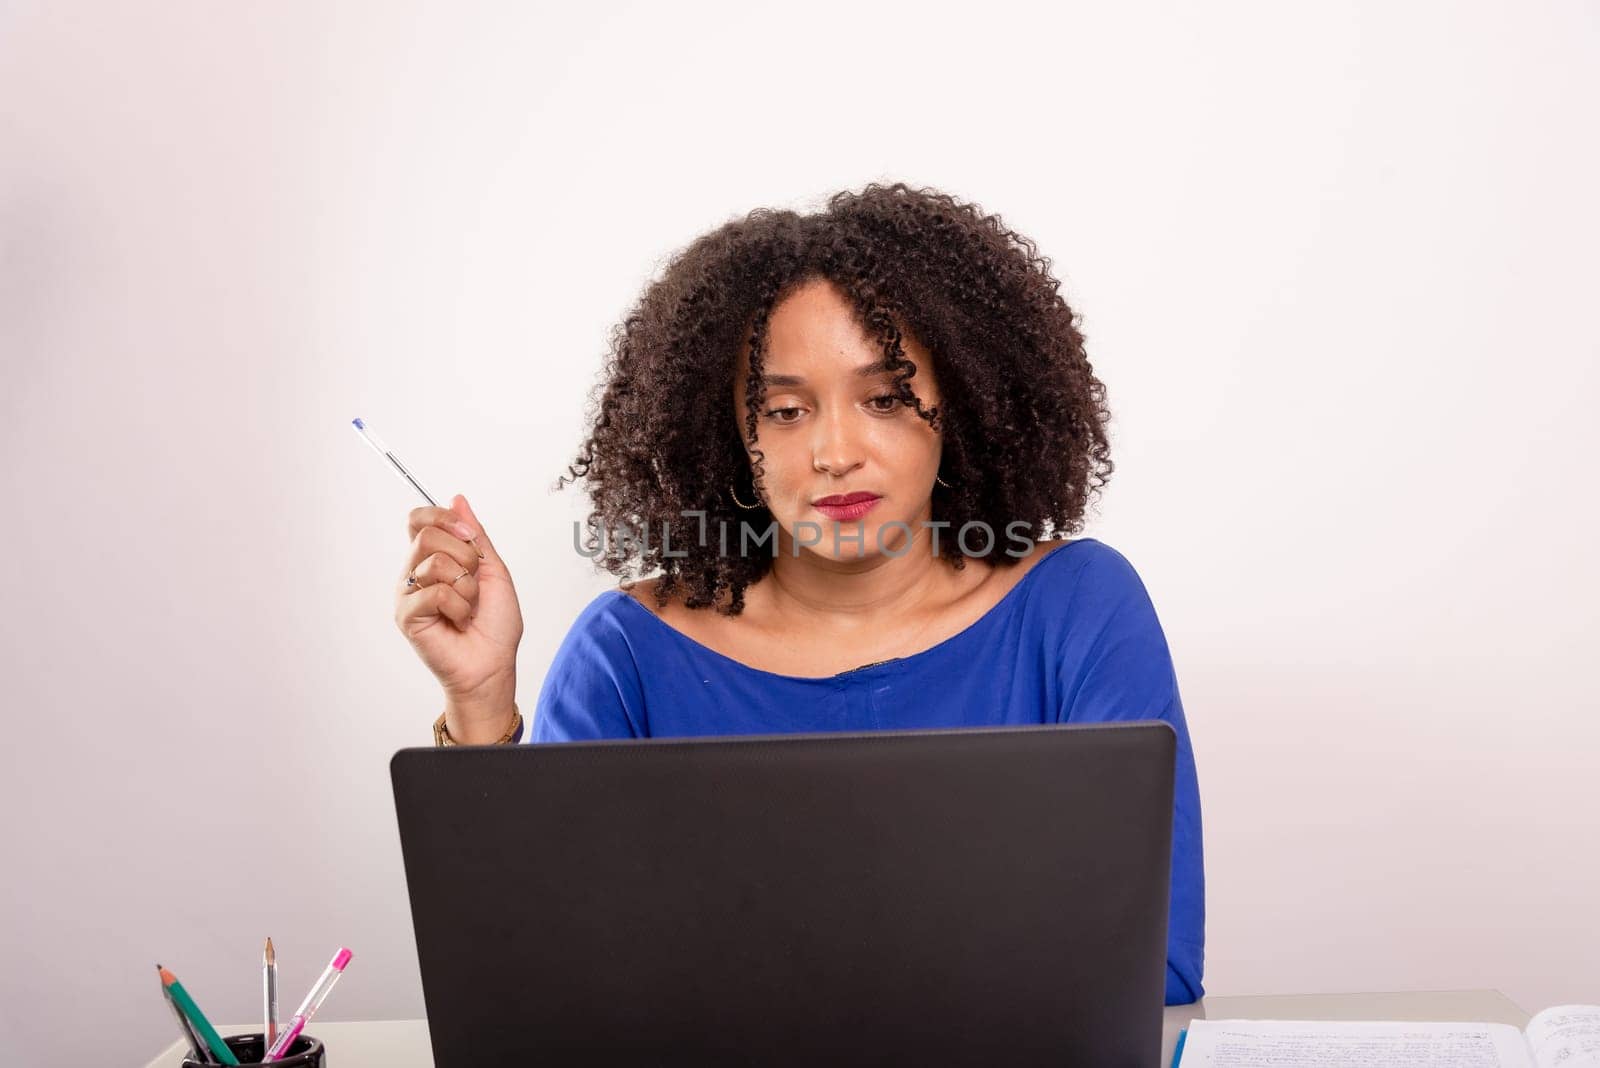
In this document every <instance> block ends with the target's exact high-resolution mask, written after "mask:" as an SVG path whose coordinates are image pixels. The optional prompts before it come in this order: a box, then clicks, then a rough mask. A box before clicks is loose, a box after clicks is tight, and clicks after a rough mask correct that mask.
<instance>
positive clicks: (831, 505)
mask: <svg viewBox="0 0 1600 1068" xmlns="http://www.w3.org/2000/svg"><path fill="white" fill-rule="evenodd" d="M880 500H882V498H881V497H879V496H878V495H877V494H876V493H841V494H834V495H833V496H831V497H819V498H818V499H817V500H814V501H812V502H811V504H812V507H814V508H816V510H817V511H819V512H821V513H822V514H823V515H825V516H827V517H828V518H829V519H832V520H835V521H836V522H840V523H847V522H849V521H850V520H852V519H860V518H861V517H862V516H864V515H866V514H867V513H868V512H870V511H872V506H873V505H875V504H877V503H878V502H879V501H880Z"/></svg>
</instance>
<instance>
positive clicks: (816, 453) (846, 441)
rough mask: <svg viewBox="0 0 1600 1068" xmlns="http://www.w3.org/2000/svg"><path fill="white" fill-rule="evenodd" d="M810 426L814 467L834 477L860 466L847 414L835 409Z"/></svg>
mask: <svg viewBox="0 0 1600 1068" xmlns="http://www.w3.org/2000/svg"><path fill="white" fill-rule="evenodd" d="M814 425H815V426H816V428H817V431H816V438H815V440H813V442H812V444H811V465H812V466H813V467H814V468H816V469H817V470H818V471H822V472H826V473H827V474H830V475H833V476H835V477H838V476H840V475H847V474H849V473H850V472H851V471H854V470H855V469H856V468H858V467H860V466H861V464H862V463H863V458H862V456H861V446H860V443H859V441H858V440H857V437H856V435H855V433H854V428H853V427H852V426H851V422H850V418H849V416H848V414H847V413H843V412H841V411H840V410H839V409H838V408H835V409H834V411H833V414H831V415H826V416H824V417H823V418H821V419H818V420H817V421H816V423H815V424H814Z"/></svg>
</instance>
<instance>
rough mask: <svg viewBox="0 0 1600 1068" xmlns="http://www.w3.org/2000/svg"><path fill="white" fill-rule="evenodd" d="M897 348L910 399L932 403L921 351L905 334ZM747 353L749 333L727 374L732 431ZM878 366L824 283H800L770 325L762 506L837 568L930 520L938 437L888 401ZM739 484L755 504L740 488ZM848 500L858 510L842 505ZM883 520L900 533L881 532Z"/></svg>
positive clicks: (890, 378)
mask: <svg viewBox="0 0 1600 1068" xmlns="http://www.w3.org/2000/svg"><path fill="white" fill-rule="evenodd" d="M901 347H902V349H903V350H904V353H905V357H906V359H908V360H910V361H911V362H912V363H914V364H916V366H917V373H916V374H915V376H913V377H912V378H911V380H910V382H909V385H910V386H911V387H912V390H913V392H915V393H916V395H917V397H918V398H919V399H920V400H921V401H922V404H923V407H924V408H932V407H935V406H937V405H938V404H939V403H940V401H939V391H938V384H937V383H936V382H935V381H934V377H933V361H932V359H931V357H930V355H929V353H928V351H927V350H926V349H925V348H923V346H922V345H921V343H920V342H918V341H917V340H916V339H915V338H913V337H911V336H910V335H909V334H906V333H902V336H901ZM749 350H750V347H749V341H748V338H747V339H746V342H745V344H744V346H743V347H742V349H741V352H740V354H739V361H738V369H737V371H736V373H735V375H734V397H733V403H734V419H735V422H736V425H737V426H738V427H739V428H740V431H741V433H743V432H744V429H745V414H746V413H745V380H746V377H747V375H748V373H749V367H750V364H749ZM882 360H883V349H882V345H881V343H880V342H878V341H877V340H875V339H871V338H868V337H867V336H866V335H865V334H864V333H863V332H862V330H861V328H860V327H859V326H858V325H857V324H856V321H855V319H854V318H853V317H852V315H851V312H850V307H849V305H848V304H847V303H846V298H845V296H844V294H843V293H841V292H840V291H839V290H838V289H836V288H835V287H834V285H833V284H832V283H831V282H827V281H813V282H810V283H807V284H806V285H805V286H803V287H802V288H800V289H798V290H796V291H795V292H794V293H792V294H791V295H790V296H789V297H787V298H786V299H785V300H783V301H782V302H781V303H780V304H779V305H778V306H777V307H776V308H774V309H773V311H772V315H771V316H770V318H769V319H768V323H767V341H766V351H765V355H764V359H763V364H764V367H763V374H764V375H765V377H766V383H767V394H766V399H765V400H764V401H763V403H762V404H761V407H760V409H759V413H758V418H757V424H756V425H757V427H758V431H759V436H758V438H757V441H756V443H755V444H756V447H758V448H759V449H760V450H761V452H762V456H763V465H762V468H763V486H762V489H763V490H764V493H763V496H764V498H765V504H766V506H767V508H768V510H769V511H771V513H772V515H773V517H774V518H775V519H776V520H777V522H778V526H779V527H780V528H781V529H782V530H783V531H785V532H787V533H788V534H789V535H790V536H791V537H793V538H794V540H795V543H796V544H798V545H799V546H801V547H802V549H803V551H806V552H811V553H815V554H817V555H820V556H823V557H826V558H828V559H833V560H841V561H842V560H857V559H864V558H867V557H871V556H876V555H878V554H880V553H882V552H884V551H885V550H887V551H888V552H889V553H890V554H897V552H898V551H899V550H900V549H901V548H902V546H904V545H905V543H906V539H907V535H908V533H911V532H917V533H920V532H921V528H920V524H921V523H923V522H925V521H927V520H929V519H931V518H932V494H933V482H934V478H935V477H936V476H937V475H938V473H939V456H940V444H941V436H940V434H939V433H938V432H937V431H935V430H933V429H932V428H930V427H929V426H928V424H927V423H926V422H925V421H924V420H923V419H921V418H920V417H919V416H918V415H917V413H916V412H915V411H914V410H912V409H911V408H908V407H906V406H905V405H904V404H902V403H900V401H899V399H898V398H896V397H895V393H894V375H893V374H892V373H890V372H888V371H885V370H883V369H882V368H881V366H880V365H881V362H882ZM749 444H750V443H749V442H748V441H747V442H746V446H747V447H748V446H749ZM737 488H738V491H739V494H740V498H741V499H742V500H744V501H745V503H747V504H751V503H754V502H753V501H751V500H750V499H749V496H748V492H749V491H748V490H746V489H745V488H744V486H743V482H742V481H741V484H740V485H739V486H738V487H737ZM840 498H845V500H843V501H841V500H840ZM855 498H862V501H861V503H854V504H852V503H850V501H851V500H853V499H855ZM893 521H898V522H899V523H903V524H905V527H899V526H886V524H890V523H891V522H893ZM908 528H909V529H908ZM858 535H859V541H858V540H857V536H858ZM783 551H784V552H785V553H786V554H789V553H792V552H794V548H793V547H785V548H784V550H783Z"/></svg>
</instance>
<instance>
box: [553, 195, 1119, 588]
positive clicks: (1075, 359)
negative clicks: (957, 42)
mask: <svg viewBox="0 0 1600 1068" xmlns="http://www.w3.org/2000/svg"><path fill="white" fill-rule="evenodd" d="M817 279H827V280H828V281H830V282H832V283H833V284H834V285H835V286H837V287H838V288H839V290H840V291H841V292H842V293H843V294H844V295H845V297H846V299H847V301H848V303H849V304H850V305H851V306H852V308H853V310H854V312H855V317H856V320H857V322H858V324H859V325H860V326H861V327H862V329H863V331H864V333H865V336H866V337H868V338H875V339H877V340H878V341H879V342H881V344H882V346H883V353H884V357H885V359H886V360H887V361H888V367H889V369H890V370H892V371H898V372H899V374H898V375H897V376H896V384H895V389H896V392H897V393H898V395H899V396H900V399H901V400H902V401H903V402H904V403H905V404H906V405H907V406H908V407H910V408H911V409H913V410H915V411H916V413H917V414H918V416H919V417H921V418H922V419H924V420H926V421H927V422H928V423H929V425H930V426H931V427H932V428H933V429H935V430H939V431H941V432H942V434H943V461H942V464H943V466H942V469H941V477H942V479H943V480H944V481H945V482H948V483H949V484H950V486H949V488H946V487H945V486H942V485H939V484H937V483H935V485H934V490H933V505H932V506H933V518H934V519H935V520H936V521H947V522H949V523H950V527H949V529H950V530H951V531H958V530H960V529H961V527H962V526H963V525H964V524H966V523H969V522H978V523H986V524H988V525H989V529H990V530H991V531H1000V530H1004V529H1005V528H1006V526H1007V524H1009V523H1013V522H1015V521H1018V520H1021V521H1024V522H1025V523H1027V524H1028V525H1027V527H1026V528H1025V530H1026V531H1028V532H1029V535H1030V537H1029V538H1028V543H1029V548H1031V547H1032V544H1033V543H1034V542H1036V541H1045V540H1050V539H1051V538H1052V537H1053V536H1056V535H1060V534H1067V533H1072V532H1074V531H1077V530H1079V529H1081V528H1082V524H1083V515H1084V510H1085V508H1086V506H1087V504H1088V501H1089V498H1090V496H1091V495H1097V494H1098V493H1099V492H1100V489H1101V488H1102V487H1103V486H1104V485H1105V482H1106V479H1107V478H1108V477H1109V475H1110V474H1111V470H1112V463H1111V460H1110V448H1109V444H1108V441H1107V437H1106V425H1107V423H1108V422H1109V419H1110V412H1109V410H1108V408H1107V406H1106V399H1105V386H1104V385H1103V384H1102V383H1101V382H1100V381H1099V380H1098V379H1096V378H1095V376H1094V372H1093V369H1092V368H1091V367H1090V365H1089V360H1088V357H1087V355H1086V354H1085V352H1084V346H1083V335H1082V334H1081V333H1079V331H1078V325H1077V321H1076V317H1075V316H1074V314H1073V312H1072V309H1071V308H1069V307H1068V306H1067V303H1066V301H1065V300H1064V299H1063V298H1062V296H1061V295H1060V293H1059V292H1058V287H1059V283H1058V282H1057V280H1056V279H1055V278H1054V277H1053V276H1052V275H1051V273H1050V260H1049V259H1048V258H1047V257H1044V256H1041V255H1039V254H1038V250H1037V248H1036V247H1035V245H1034V244H1033V242H1032V241H1030V240H1028V239H1027V238H1025V237H1023V236H1021V235H1019V234H1017V233H1014V232H1013V231H1011V230H1009V229H1007V228H1006V227H1005V226H1004V225H1003V224H1002V222H1001V220H1000V217H999V216H998V215H985V214H983V213H982V211H981V210H980V209H979V208H978V207H977V206H975V205H971V204H965V203H962V202H960V201H958V200H956V199H955V198H954V197H951V196H949V195H948V194H945V193H941V192H938V191H937V190H933V189H927V188H921V189H913V188H909V187H908V186H906V185H905V184H904V183H895V184H893V185H887V186H886V185H880V184H877V183H874V184H871V185H868V186H866V187H865V188H864V189H862V190H861V191H860V192H859V193H852V192H840V193H836V194H834V195H833V196H832V197H830V198H829V200H828V202H827V206H826V209H825V210H823V211H820V212H817V213H815V214H811V215H800V214H797V213H795V212H792V211H784V210H774V209H768V208H758V209H756V210H754V211H751V212H750V213H749V214H747V215H745V216H744V217H743V218H736V219H733V220H731V221H729V222H728V223H726V224H725V225H723V226H721V227H720V228H718V229H716V230H714V231H712V232H711V233H708V234H705V235H704V236H702V237H700V238H698V239H696V240H695V241H694V242H693V243H692V244H690V245H689V246H688V247H687V248H685V249H683V250H682V251H681V252H679V253H678V254H676V255H675V256H674V257H673V258H672V259H671V260H669V261H668V263H667V266H666V268H665V269H664V271H663V272H662V275H661V277H660V278H659V279H658V280H656V281H654V282H653V283H652V284H650V285H649V286H648V287H647V288H646V290H645V292H644V294H643V295H642V296H641V297H640V298H639V301H638V303H637V304H636V305H635V306H634V307H633V308H632V310H630V311H629V313H628V315H627V316H626V318H625V319H624V320H623V321H622V322H621V323H619V324H618V325H617V326H616V327H615V328H613V331H612V340H611V352H610V354H609V355H608V357H607V361H606V366H605V372H604V375H603V378H604V383H603V390H604V392H603V394H602V395H601V396H600V397H599V400H598V404H596V403H595V402H594V401H593V399H591V403H590V409H589V418H590V424H591V425H590V432H589V435H588V438H587V440H586V441H585V442H584V444H583V446H582V448H581V449H580V451H579V454H578V457H577V459H576V460H575V461H574V462H573V463H572V464H570V465H568V467H567V473H566V475H564V476H562V477H561V478H558V479H557V480H556V484H555V488H557V489H559V488H561V487H563V486H565V485H568V484H570V483H571V482H572V481H574V480H576V479H577V478H583V479H585V480H586V482H587V488H588V491H589V494H590V497H591V500H592V505H593V510H592V511H591V512H590V513H589V515H588V518H587V520H586V526H587V528H588V535H587V538H586V541H585V546H584V550H585V552H586V553H588V554H590V555H592V556H593V557H594V559H595V561H596V566H597V567H602V566H603V567H604V568H606V570H608V571H610V572H611V573H612V574H614V575H618V576H621V577H624V578H629V577H636V576H632V575H630V568H634V567H636V568H637V576H638V577H642V576H643V575H646V574H649V573H650V572H653V571H656V570H657V569H659V570H660V571H661V572H662V574H661V576H660V579H659V581H658V583H657V586H656V600H657V602H658V606H664V605H665V604H666V603H667V602H668V601H669V600H670V599H671V598H672V597H673V596H674V595H675V594H681V595H682V597H683V603H684V604H685V605H686V606H687V607H690V608H704V607H708V606H710V607H715V608H716V609H717V610H718V611H721V612H722V613H723V614H725V615H737V614H738V613H739V612H741V611H742V610H743V608H744V591H745V589H746V588H747V587H749V586H750V585H751V584H753V583H755V582H758V581H760V579H761V578H762V577H763V576H764V575H765V574H766V573H767V571H768V570H769V569H770V568H771V566H772V552H771V550H770V549H769V550H767V551H765V552H762V551H760V550H757V551H755V552H754V553H753V554H751V555H740V554H736V553H723V552H722V551H720V546H719V544H718V539H717V538H716V537H714V536H713V537H710V538H709V539H707V538H705V537H703V536H702V537H701V538H700V540H701V541H705V542H706V544H697V543H696V540H695V539H694V538H691V537H689V536H688V535H687V533H686V531H687V530H688V529H690V527H691V525H693V526H695V527H696V528H698V529H699V530H700V531H702V532H704V531H705V530H708V529H723V528H719V527H718V526H717V524H719V523H723V524H726V525H727V528H731V529H732V530H735V531H737V530H738V529H739V526H740V523H741V522H744V523H748V524H750V525H751V526H753V527H754V528H755V529H756V530H761V529H764V528H765V525H766V524H768V523H770V522H771V521H772V517H771V515H770V514H769V513H768V512H767V511H766V509H765V508H764V507H763V508H760V509H759V510H757V511H754V512H751V511H747V510H745V509H742V508H739V507H737V506H736V505H735V504H734V501H733V499H732V495H731V493H730V490H733V491H734V492H737V493H738V495H739V497H740V499H742V500H746V501H748V500H751V499H752V498H754V499H756V500H758V501H759V500H761V499H762V498H761V497H760V496H759V495H758V494H757V493H756V490H755V487H756V486H758V485H759V484H760V480H761V475H762V468H761V454H760V448H759V441H758V438H757V434H756V426H757V416H758V414H759V412H760V409H761V403H762V400H763V396H762V390H761V388H760V383H761V378H762V374H763V370H762V368H763V354H764V351H765V336H766V324H767V319H768V317H769V316H770V314H771V313H772V310H773V308H774V307H776V306H777V305H778V304H779V303H781V302H782V300H783V299H784V297H785V296H787V295H788V294H789V293H791V292H793V291H794V290H795V289H797V288H799V287H800V286H801V285H804V284H806V283H807V282H810V281H814V280H817ZM906 333H909V334H910V335H911V336H913V337H914V338H916V339H917V340H918V341H920V342H921V343H922V344H923V345H924V346H925V347H926V348H927V350H928V351H929V352H930V353H931V354H932V357H933V372H934V375H935V377H936V378H937V381H938V382H939V384H940V391H941V393H942V394H943V404H942V406H941V407H940V408H937V409H928V408H925V407H923V405H922V403H921V401H920V399H919V398H917V396H916V395H915V394H914V393H913V392H912V390H911V387H910V385H909V384H908V380H909V378H910V377H911V373H912V372H913V371H914V370H915V367H914V365H913V364H911V363H910V362H909V361H907V360H906V359H905V355H904V350H903V349H902V347H901V338H902V337H903V336H904V335H905V334H906ZM746 343H748V344H749V347H750V352H749V377H748V379H747V390H746V394H747V396H746V405H745V406H746V411H745V412H744V413H743V414H744V420H743V421H744V433H743V436H741V433H740V428H739V427H738V426H737V425H736V421H735V414H734V412H733V410H732V408H733V405H732V404H731V403H730V397H731V395H732V387H733V375H734V373H735V368H736V367H737V360H738V356H739V353H740V350H741V348H742V347H743V346H744V345H745V344H746ZM708 386H712V387H716V388H708ZM724 387H725V388H724ZM597 388H600V387H597ZM746 441H749V442H750V443H751V445H750V447H749V449H748V450H747V449H746V447H745V442H746ZM752 461H753V462H752ZM686 512H699V513H703V514H704V516H705V518H704V520H703V522H704V524H705V525H704V526H700V525H699V522H698V521H697V522H695V523H694V524H691V523H690V521H688V520H686V519H685V518H684V513H686ZM667 523H670V524H671V525H672V527H673V528H674V530H676V531H678V532H679V533H678V534H676V535H675V536H674V537H673V540H672V543H671V550H672V552H671V554H670V555H667V554H666V553H664V551H663V550H664V549H665V548H666V546H663V545H662V544H660V542H659V539H655V540H652V539H651V538H650V537H649V536H648V532H651V531H661V530H663V529H664V524H667ZM641 527H642V528H643V530H644V531H645V532H646V534H645V535H644V536H640V535H639V534H637V533H636V534H635V535H634V536H633V537H626V536H624V537H620V538H619V537H617V536H616V533H615V532H617V531H619V530H633V531H635V532H637V531H639V530H640V528H641ZM608 532H609V533H610V536H606V535H607V533H608ZM1034 534H1037V535H1038V536H1037V537H1033V536H1032V535H1034ZM739 540H740V539H739V538H738V537H737V536H735V537H733V538H732V539H730V545H731V543H732V542H738V541H739ZM986 540H987V541H988V542H989V543H990V544H989V545H988V546H987V549H988V551H986V552H985V553H982V554H978V553H972V554H970V555H973V556H976V557H978V558H979V559H988V560H991V561H992V562H993V563H994V564H996V565H998V566H1004V565H1010V564H1014V563H1015V562H1016V561H1017V559H1018V558H1019V557H1018V556H1015V555H1011V554H1010V553H1008V552H1007V551H1006V550H1004V549H1002V548H1001V547H1000V546H1001V545H1002V544H1004V542H1003V540H1002V539H999V538H998V537H996V538H990V539H986ZM1015 543H1016V539H1015V538H1013V539H1012V544H1015ZM739 548H740V549H742V545H741V546H739ZM964 553H965V548H964V547H963V548H961V549H960V550H959V551H957V552H952V553H948V554H941V555H942V556H943V558H945V559H948V560H950V561H951V564H952V566H954V567H956V568H961V567H963V566H964V563H965V558H964V555H963V554H964Z"/></svg>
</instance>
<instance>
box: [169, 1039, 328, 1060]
mask: <svg viewBox="0 0 1600 1068" xmlns="http://www.w3.org/2000/svg"><path fill="white" fill-rule="evenodd" d="M265 1037H266V1036H264V1035H262V1034H261V1033H260V1032H259V1031H258V1032H256V1033H255V1034H253V1035H223V1036H222V1041H224V1042H226V1043H227V1044H228V1048H229V1049H230V1050H232V1051H233V1055H234V1056H235V1057H238V1058H239V1063H240V1064H241V1065H245V1066H246V1068H250V1066H253V1065H259V1064H261V1057H262V1055H263V1054H265V1053H266V1052H267V1044H266V1041H265ZM326 1064H327V1061H326V1060H324V1059H323V1053H322V1040H321V1039H319V1038H313V1037H312V1036H310V1035H308V1034H304V1033H302V1034H299V1035H296V1036H295V1040H294V1041H293V1042H291V1043H289V1048H288V1049H286V1050H284V1051H283V1056H282V1057H279V1058H278V1059H277V1060H275V1061H268V1062H267V1068H325V1066H326ZM183 1068H216V1066H215V1065H208V1064H205V1063H203V1062H201V1061H197V1060H195V1059H194V1057H193V1056H192V1055H190V1056H187V1057H185V1058H184V1059H183Z"/></svg>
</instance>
